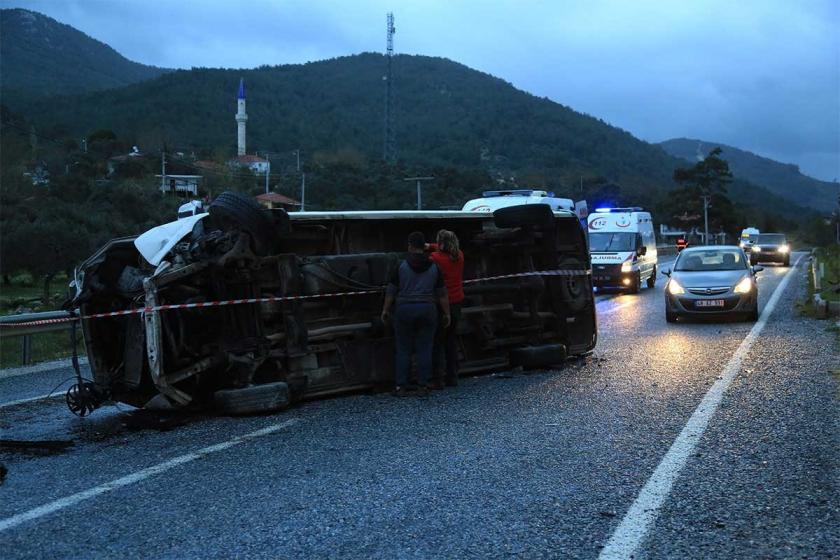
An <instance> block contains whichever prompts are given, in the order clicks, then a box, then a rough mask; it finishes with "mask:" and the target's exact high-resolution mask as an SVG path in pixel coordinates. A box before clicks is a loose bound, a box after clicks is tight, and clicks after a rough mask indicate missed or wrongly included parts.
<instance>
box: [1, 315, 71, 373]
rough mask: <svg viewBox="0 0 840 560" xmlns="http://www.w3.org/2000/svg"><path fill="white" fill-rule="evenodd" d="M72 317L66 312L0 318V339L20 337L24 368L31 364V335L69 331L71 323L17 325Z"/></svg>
mask: <svg viewBox="0 0 840 560" xmlns="http://www.w3.org/2000/svg"><path fill="white" fill-rule="evenodd" d="M72 317H73V315H72V314H71V313H69V312H67V311H43V312H41V313H18V314H17V315H4V316H2V317H0V337H3V338H7V337H21V345H20V347H21V348H20V351H21V363H22V364H23V365H25V366H27V365H29V364H31V363H32V335H36V334H41V333H45V332H55V331H66V330H69V329H70V327H71V326H72V324H73V321H67V322H64V323H47V324H45V325H26V326H20V327H17V326H16V325H17V324H18V323H31V322H33V321H43V320H47V319H70V318H72Z"/></svg>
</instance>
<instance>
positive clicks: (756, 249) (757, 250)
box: [750, 246, 761, 253]
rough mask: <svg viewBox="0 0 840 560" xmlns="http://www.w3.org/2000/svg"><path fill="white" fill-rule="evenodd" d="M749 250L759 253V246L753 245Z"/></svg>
mask: <svg viewBox="0 0 840 560" xmlns="http://www.w3.org/2000/svg"><path fill="white" fill-rule="evenodd" d="M750 250H751V251H752V252H753V253H760V252H761V247H755V246H754V247H753V248H752V249H750Z"/></svg>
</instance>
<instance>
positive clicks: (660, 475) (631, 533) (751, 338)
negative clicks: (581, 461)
mask: <svg viewBox="0 0 840 560" xmlns="http://www.w3.org/2000/svg"><path fill="white" fill-rule="evenodd" d="M802 258H803V257H801V256H800V257H799V258H798V259H797V260H796V263H795V264H794V265H793V266H792V267H791V268H790V269H789V270H788V271H787V273H786V274H785V276H784V277H783V278H782V280H781V282H780V283H779V285H778V286H777V287H776V289H775V290H774V291H773V295H772V296H771V297H770V300H769V301H768V302H767V305H766V306H765V307H764V310H763V311H762V313H761V316H760V317H759V319H758V321H757V322H756V323H755V325H753V327H752V329H750V332H749V333H748V334H747V336H746V337H745V338H744V340H742V341H741V344H740V345H739V346H738V349H737V350H735V353H734V354H733V355H732V357H731V358H730V359H729V362H727V364H726V366H725V367H724V369H723V372H721V375H720V377H719V378H718V379H717V380H716V381H715V382H714V384H713V385H712V387H711V388H710V389H709V391H708V392H707V393H706V395H705V396H704V397H703V400H701V401H700V404H699V405H697V408H695V410H694V412H693V413H692V415H691V417H690V418H689V419H688V422H687V423H686V425H685V426H684V427H683V429H682V431H681V432H680V434H679V435H678V436H677V439H675V440H674V443H673V444H671V447H670V448H669V449H668V452H667V453H666V454H665V456H664V457H663V458H662V460H661V461H660V462H659V465H657V467H656V469H655V470H654V471H653V474H652V475H651V476H650V478H649V479H648V481H647V482H646V483H645V485H644V486H643V487H642V489H641V491H640V492H639V495H638V496H637V497H636V499H635V500H634V501H633V503H632V504H631V505H630V509H629V510H627V513H626V514H625V515H624V517H623V518H622V520H621V523H619V525H618V527H617V528H616V529H615V531H614V532H613V534H612V536H611V537H610V539H609V540H608V541H607V543H606V545H605V546H604V548H603V549H602V550H601V554H600V555H599V556H598V558H599V559H601V560H608V559H616V558H632V557H633V555H634V554H635V553H636V551H637V549H638V548H639V546H640V545H641V544H642V542H643V541H644V539H645V537H646V536H647V533H648V531H649V530H650V528H651V526H652V525H653V522H654V521H655V520H656V518H657V517H658V516H659V510H660V509H661V508H662V504H664V503H665V500H666V499H667V498H668V496H669V495H670V493H671V489H672V488H673V486H674V482H675V481H676V479H677V478H678V477H679V475H680V472H681V471H682V469H683V467H684V466H685V464H686V462H687V461H688V459H689V457H690V456H691V455H692V454H693V453H694V449H695V448H696V447H697V443H698V442H699V441H700V438H701V437H702V436H703V433H704V432H705V431H706V428H707V427H708V425H709V422H710V420H711V419H712V417H713V416H714V414H715V412H716V411H717V409H718V406H719V405H720V403H721V400H722V399H723V395H724V393H725V392H726V390H727V389H728V388H729V386H730V385H731V384H732V381H734V379H735V377H737V375H738V373H740V371H741V364H742V362H743V361H744V358H746V357H747V354H748V353H749V351H750V348H751V347H752V345H753V343H754V342H755V340H756V339H757V338H758V335H759V334H761V331H762V330H764V327H765V325H766V324H767V321H768V319H769V318H770V315H771V314H772V313H773V310H774V309H775V308H776V304H777V303H778V301H779V299H780V298H781V296H782V294H783V293H784V291H785V288H786V287H787V284H788V282H789V281H790V279H791V278H792V277H793V274H792V273H794V272H795V271H796V270H797V267H798V266H799V262H800V261H801V260H802Z"/></svg>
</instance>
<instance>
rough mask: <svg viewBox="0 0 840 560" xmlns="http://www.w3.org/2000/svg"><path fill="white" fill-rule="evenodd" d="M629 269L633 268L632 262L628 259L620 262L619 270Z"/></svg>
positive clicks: (628, 270)
mask: <svg viewBox="0 0 840 560" xmlns="http://www.w3.org/2000/svg"><path fill="white" fill-rule="evenodd" d="M631 270H633V263H631V262H630V261H626V262H623V263H621V272H630V271H631Z"/></svg>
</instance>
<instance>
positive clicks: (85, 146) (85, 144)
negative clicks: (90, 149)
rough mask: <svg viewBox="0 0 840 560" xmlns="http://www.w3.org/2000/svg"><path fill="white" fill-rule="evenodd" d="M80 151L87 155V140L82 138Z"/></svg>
mask: <svg viewBox="0 0 840 560" xmlns="http://www.w3.org/2000/svg"><path fill="white" fill-rule="evenodd" d="M82 150H84V152H85V153H87V138H82Z"/></svg>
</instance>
